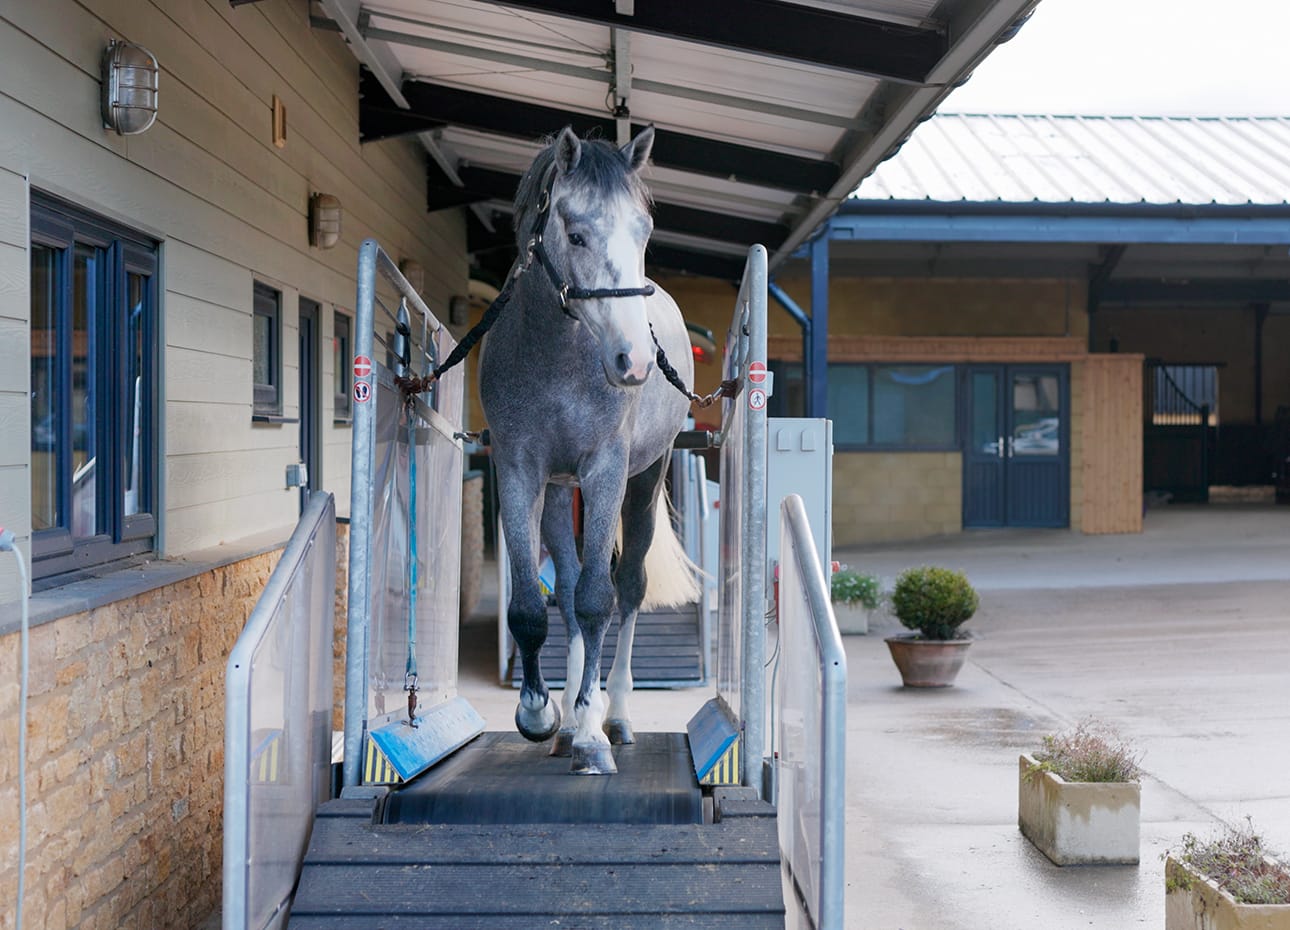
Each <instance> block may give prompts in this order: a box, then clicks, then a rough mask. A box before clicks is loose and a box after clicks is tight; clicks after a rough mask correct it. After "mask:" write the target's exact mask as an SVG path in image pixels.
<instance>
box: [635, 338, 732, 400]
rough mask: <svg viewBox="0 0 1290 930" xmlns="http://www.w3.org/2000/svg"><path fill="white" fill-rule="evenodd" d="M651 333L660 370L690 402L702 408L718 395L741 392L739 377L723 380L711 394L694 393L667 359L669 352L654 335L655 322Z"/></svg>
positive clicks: (655, 357) (655, 359)
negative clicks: (665, 350)
mask: <svg viewBox="0 0 1290 930" xmlns="http://www.w3.org/2000/svg"><path fill="white" fill-rule="evenodd" d="M649 335H650V338H651V339H653V340H654V348H656V349H658V354H657V355H655V356H654V361H655V362H657V363H658V370H659V371H661V372H663V377H664V378H666V379H667V383H668V384H670V385H672V387H674V388H676V389H677V390H678V391H680V392H681V393H682V394H684V395H685V396H686V397H687V398H689V400H690V403H692V404H698V405H699V407H701V408H706V407H711V406H712V405H713V403H715V402H716V400H717V398H718V397H734V396H735V395H737V394H738V393H739V380H738V379H737V378H731V379H729V380H727V381H722V382H721V384H719V385H718V386H717V389H716V390H715V391H713V392H712V393H711V394H707V395H699V394H696V393H694V391H691V390H690V389H689V388H687V387H686V386H685V382H684V381H682V380H681V376H680V375H679V374H677V373H676V369H675V368H673V367H672V363H671V362H669V361H668V360H667V353H666V352H664V351H663V347H662V346H661V345H659V343H658V336H655V335H654V324H653V323H651V324H649Z"/></svg>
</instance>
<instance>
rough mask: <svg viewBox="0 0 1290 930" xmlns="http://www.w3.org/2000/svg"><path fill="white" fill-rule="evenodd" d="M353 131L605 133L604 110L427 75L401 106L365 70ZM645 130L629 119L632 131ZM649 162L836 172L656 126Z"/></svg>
mask: <svg viewBox="0 0 1290 930" xmlns="http://www.w3.org/2000/svg"><path fill="white" fill-rule="evenodd" d="M359 90H360V95H361V97H362V105H361V108H360V115H359V130H360V132H361V134H362V138H363V140H364V141H368V142H370V141H374V140H376V139H383V138H388V137H390V136H397V135H406V134H408V133H417V132H423V131H425V130H427V129H433V128H437V127H440V126H461V127H465V128H468V129H475V130H478V131H481V132H489V133H496V134H500V135H505V136H511V137H514V138H521V139H537V138H541V137H542V136H544V135H547V134H549V133H552V132H555V131H557V130H558V129H559V128H560V127H561V126H566V125H567V126H572V127H573V129H574V131H575V132H577V133H578V134H579V135H584V136H585V135H587V134H588V133H592V132H595V133H597V134H598V135H599V136H600V138H602V139H613V138H615V137H616V134H617V127H616V126H615V123H614V119H613V117H611V116H592V115H587V114H584V113H576V112H573V111H571V110H560V109H557V108H555V107H548V106H543V105H541V104H536V103H524V102H522V101H519V100H508V99H505V98H503V97H494V96H490V95H488V94H480V93H476V92H474V91H466V90H459V89H457V88H452V87H444V86H441V85H438V84H431V83H429V82H427V81H406V82H404V84H403V87H402V93H403V96H404V97H405V99H406V100H407V101H408V104H409V107H408V109H406V110H405V109H402V108H400V107H399V106H397V102H396V101H391V100H390V98H389V95H388V94H387V93H386V92H385V89H384V87H383V86H381V84H380V83H379V82H378V81H376V80H375V79H373V78H372V76H371V75H369V74H368V73H367V72H364V73H363V76H362V79H361V83H360V88H359ZM644 128H645V125H644V124H643V123H633V124H632V134H633V135H634V134H635V133H638V132H640V131H641V130H642V129H644ZM652 160H653V162H654V164H656V165H658V166H660V167H664V168H675V169H677V170H680V171H689V172H695V173H698V174H705V175H710V176H715V177H722V178H728V179H731V180H737V181H743V182H745V183H749V184H759V185H762V186H766V187H774V188H779V189H783V190H790V191H796V192H799V193H811V192H815V191H821V190H827V189H828V188H829V187H831V186H832V185H833V184H834V183H836V181H837V178H838V172H839V169H838V166H837V164H835V163H834V162H831V161H817V160H815V159H811V158H802V157H800V156H797V155H784V154H781V153H778V152H768V151H766V150H764V149H758V148H754V147H752V146H747V145H737V144H735V143H732V142H720V141H717V140H714V139H705V138H703V137H701V136H694V135H689V134H686V133H680V132H673V131H671V130H667V129H656V130H655V133H654V148H653V155H652Z"/></svg>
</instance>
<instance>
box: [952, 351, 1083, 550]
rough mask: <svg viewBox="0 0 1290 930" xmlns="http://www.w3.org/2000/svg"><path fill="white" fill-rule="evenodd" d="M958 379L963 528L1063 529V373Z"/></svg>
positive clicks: (1034, 369) (973, 371)
mask: <svg viewBox="0 0 1290 930" xmlns="http://www.w3.org/2000/svg"><path fill="white" fill-rule="evenodd" d="M963 379H964V380H963V390H962V397H963V421H964V424H965V429H964V431H963V432H964V435H963V441H964V444H963V525H964V526H965V527H981V526H1055V527H1060V526H1067V525H1068V524H1069V522H1070V423H1069V412H1068V411H1069V400H1068V377H1067V367H1066V366H1065V365H979V366H969V367H967V368H966V369H965V370H964V373H963Z"/></svg>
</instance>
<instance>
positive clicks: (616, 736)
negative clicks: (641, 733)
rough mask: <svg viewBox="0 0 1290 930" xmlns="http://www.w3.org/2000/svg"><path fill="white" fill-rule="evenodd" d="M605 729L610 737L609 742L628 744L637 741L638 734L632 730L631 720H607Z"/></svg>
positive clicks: (618, 744) (619, 744)
mask: <svg viewBox="0 0 1290 930" xmlns="http://www.w3.org/2000/svg"><path fill="white" fill-rule="evenodd" d="M603 729H604V731H605V735H606V736H608V737H609V742H611V743H613V744H614V745H615V746H626V745H628V744H630V743H634V742H636V734H635V733H634V732H632V724H631V721H630V720H606V721H605V725H604V728H603Z"/></svg>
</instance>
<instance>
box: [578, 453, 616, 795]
mask: <svg viewBox="0 0 1290 930" xmlns="http://www.w3.org/2000/svg"><path fill="white" fill-rule="evenodd" d="M626 463H627V456H626V454H623V455H622V456H621V458H619V459H618V460H617V462H606V461H603V460H602V461H601V462H599V463H597V465H596V467H592V468H588V469H587V473H585V474H583V475H581V476H580V477H581V483H582V492H583V500H584V502H585V507H584V511H583V533H582V573H581V574H580V575H579V577H578V585H577V588H576V590H575V592H574V608H575V610H574V613H575V615H576V616H577V618H578V627H579V628H580V629H581V630H582V645H583V666H582V684H581V686H580V687H579V689H578V697H577V699H576V700H575V701H574V711H575V716H576V717H577V729H576V730H575V732H574V736H573V767H572V771H573V772H574V774H579V775H609V774H612V773H614V772H616V771H618V766H617V765H616V764H615V763H614V757H613V753H612V752H610V747H609V739H608V737H606V736H605V733H604V730H603V724H604V720H605V703H604V698H603V697H602V696H601V693H600V654H601V649H602V647H603V646H604V641H605V629H606V627H608V625H609V615H610V613H611V611H612V610H613V607H614V585H613V581H612V580H611V578H610V574H609V559H610V556H611V555H612V553H613V545H614V537H615V535H616V532H617V529H618V511H619V507H620V506H621V504H622V500H623V493H624V489H625V485H626V480H627V476H626Z"/></svg>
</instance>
